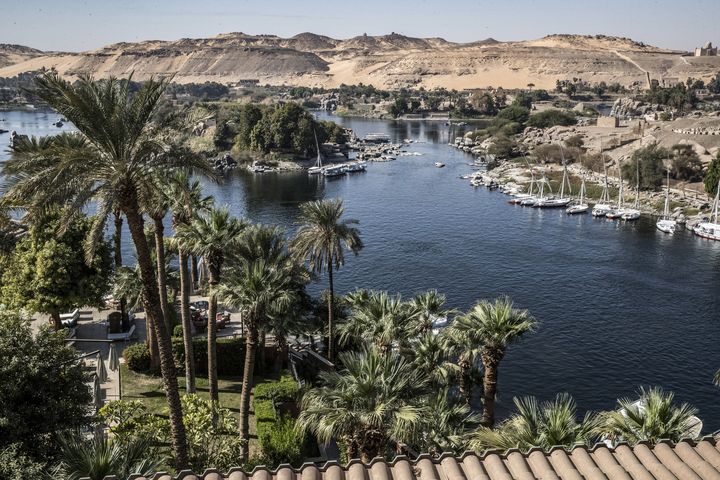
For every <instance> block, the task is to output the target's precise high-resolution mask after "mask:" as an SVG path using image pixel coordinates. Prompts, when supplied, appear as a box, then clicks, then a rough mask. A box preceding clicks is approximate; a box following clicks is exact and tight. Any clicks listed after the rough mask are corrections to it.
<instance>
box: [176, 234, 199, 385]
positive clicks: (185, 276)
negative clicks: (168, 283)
mask: <svg viewBox="0 0 720 480" xmlns="http://www.w3.org/2000/svg"><path fill="white" fill-rule="evenodd" d="M178 260H179V262H180V317H181V319H182V326H183V344H184V346H185V391H186V392H187V393H195V353H194V352H193V336H192V332H193V325H192V319H191V317H190V283H191V280H190V269H189V268H188V258H187V254H186V253H185V251H184V250H183V249H182V248H181V249H179V250H178Z"/></svg>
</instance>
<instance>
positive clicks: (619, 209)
mask: <svg viewBox="0 0 720 480" xmlns="http://www.w3.org/2000/svg"><path fill="white" fill-rule="evenodd" d="M618 178H620V188H619V189H618V201H617V206H616V207H615V208H613V209H611V210H610V211H609V212H607V213H606V214H605V216H606V217H607V218H609V219H610V220H617V219H618V218H622V216H623V215H624V214H625V207H624V206H623V205H624V204H625V197H624V196H623V184H624V182H623V179H622V174H621V173H620V169H618Z"/></svg>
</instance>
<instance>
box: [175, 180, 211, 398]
mask: <svg viewBox="0 0 720 480" xmlns="http://www.w3.org/2000/svg"><path fill="white" fill-rule="evenodd" d="M163 195H164V197H165V200H166V201H167V202H168V205H169V208H170V210H171V211H172V225H173V229H174V230H175V231H177V229H178V228H179V227H180V225H187V224H189V223H190V221H191V220H192V218H193V217H194V216H195V215H196V214H197V213H198V212H205V211H208V210H209V209H210V207H211V205H212V203H213V197H211V196H206V197H203V195H202V187H201V185H200V182H199V181H197V180H195V181H193V182H192V183H191V182H190V177H189V175H188V173H187V172H183V171H178V172H176V173H175V177H174V178H173V179H172V181H171V182H169V183H168V184H166V185H164V186H163ZM172 240H173V248H174V249H175V250H176V251H177V254H178V264H179V269H180V318H181V322H182V326H183V346H184V349H185V391H186V392H187V393H195V391H196V387H195V354H194V353H193V325H192V319H191V317H190V290H191V287H192V280H191V278H190V267H189V265H188V253H187V251H186V249H185V248H182V246H181V245H180V244H179V242H177V239H176V238H173V239H172Z"/></svg>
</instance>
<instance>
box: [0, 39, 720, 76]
mask: <svg viewBox="0 0 720 480" xmlns="http://www.w3.org/2000/svg"><path fill="white" fill-rule="evenodd" d="M23 48H24V47H18V46H6V45H0V77H8V76H15V75H17V74H18V73H22V72H29V71H37V70H40V69H41V68H55V69H56V70H57V71H58V72H60V74H62V75H64V76H67V77H70V78H72V77H76V76H78V75H80V74H92V75H95V76H98V77H105V76H109V75H114V76H126V75H129V74H130V73H131V72H132V73H134V76H135V78H137V79H145V78H148V77H150V76H158V75H170V74H172V75H174V76H175V81H177V82H181V83H189V82H205V81H217V82H236V81H238V80H241V79H257V80H259V81H260V82H261V83H268V84H275V85H280V84H285V85H307V86H328V87H332V86H337V85H340V84H342V83H345V84H357V83H360V82H362V83H365V84H373V85H375V86H378V87H383V88H399V87H420V86H423V87H426V88H433V87H446V88H456V89H464V88H483V87H488V86H494V87H505V88H518V87H525V86H526V85H527V84H529V83H533V84H534V85H536V86H537V87H538V88H552V87H554V85H555V81H556V80H562V79H567V78H572V77H578V78H582V79H583V80H586V81H590V82H599V81H605V82H619V83H621V84H623V85H630V84H632V83H634V82H640V83H641V84H645V83H646V81H647V74H646V72H647V73H649V74H650V76H651V78H654V79H658V80H660V81H666V82H672V81H678V80H679V81H684V80H685V79H686V78H687V77H689V76H692V77H696V78H703V79H709V78H710V77H712V76H714V75H715V74H716V73H717V72H718V71H720V57H702V58H696V57H688V56H683V55H682V53H681V52H676V51H671V50H666V49H660V48H657V47H653V46H650V45H645V44H642V43H639V42H635V41H633V40H631V39H627V38H617V37H607V36H602V35H598V36H580V35H550V36H547V37H544V38H541V39H537V40H529V41H521V42H498V41H496V40H494V39H487V40H483V41H479V42H472V43H466V44H458V43H453V42H448V41H446V40H444V39H441V38H412V37H406V36H403V35H398V34H394V33H393V34H390V35H383V36H378V37H372V36H359V37H354V38H350V39H346V40H337V39H333V38H330V37H326V36H322V35H316V34H313V33H301V34H299V35H296V36H294V37H291V38H281V37H277V36H274V35H246V34H243V33H228V34H222V35H218V36H216V37H212V38H206V39H188V38H185V39H181V40H177V41H144V42H138V43H118V44H113V45H109V46H106V47H103V48H100V49H97V50H94V51H90V52H83V53H44V52H39V51H37V50H32V49H25V50H23Z"/></svg>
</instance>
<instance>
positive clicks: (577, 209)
mask: <svg viewBox="0 0 720 480" xmlns="http://www.w3.org/2000/svg"><path fill="white" fill-rule="evenodd" d="M589 209H590V206H588V205H585V204H580V205H571V206H569V207H568V208H567V209H566V210H565V213H567V214H568V215H575V214H577V213H587V211H588V210H589Z"/></svg>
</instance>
